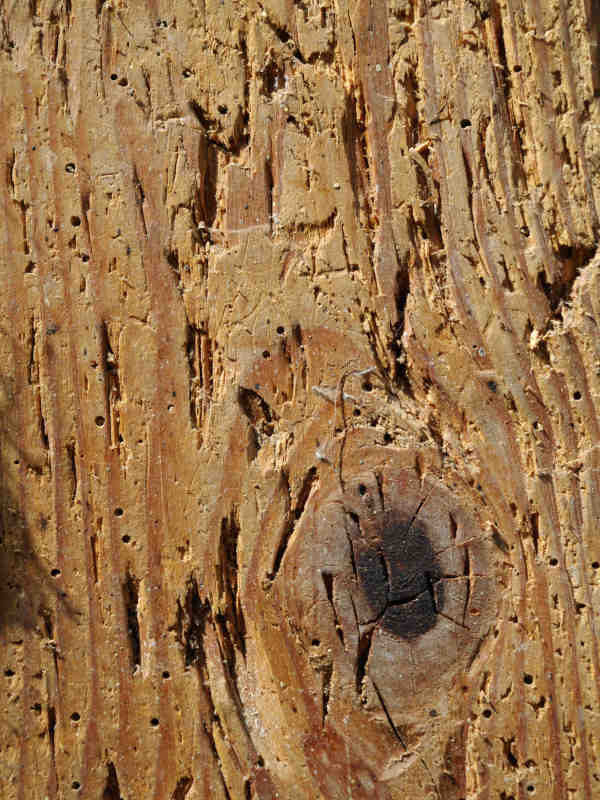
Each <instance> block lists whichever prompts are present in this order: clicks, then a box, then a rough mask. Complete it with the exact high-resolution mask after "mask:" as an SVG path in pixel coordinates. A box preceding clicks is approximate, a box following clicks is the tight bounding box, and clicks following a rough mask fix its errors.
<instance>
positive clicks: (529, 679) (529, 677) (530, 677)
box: [523, 672, 533, 685]
mask: <svg viewBox="0 0 600 800" xmlns="http://www.w3.org/2000/svg"><path fill="white" fill-rule="evenodd" d="M523 681H524V682H525V683H527V684H528V685H531V684H532V683H533V675H530V674H529V673H527V672H526V673H525V675H524V676H523Z"/></svg>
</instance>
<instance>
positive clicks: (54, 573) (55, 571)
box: [50, 567, 60, 578]
mask: <svg viewBox="0 0 600 800" xmlns="http://www.w3.org/2000/svg"><path fill="white" fill-rule="evenodd" d="M50 575H52V577H53V578H58V576H59V575H60V570H59V569H58V567H54V569H51V570H50Z"/></svg>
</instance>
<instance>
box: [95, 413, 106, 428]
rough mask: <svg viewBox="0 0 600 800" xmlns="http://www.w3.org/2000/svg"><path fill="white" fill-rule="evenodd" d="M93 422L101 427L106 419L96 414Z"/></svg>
mask: <svg viewBox="0 0 600 800" xmlns="http://www.w3.org/2000/svg"><path fill="white" fill-rule="evenodd" d="M95 422H96V425H97V426H98V427H99V428H101V427H102V426H103V425H104V423H105V422H106V420H105V419H104V417H102V416H100V415H98V416H97V417H96V419H95Z"/></svg>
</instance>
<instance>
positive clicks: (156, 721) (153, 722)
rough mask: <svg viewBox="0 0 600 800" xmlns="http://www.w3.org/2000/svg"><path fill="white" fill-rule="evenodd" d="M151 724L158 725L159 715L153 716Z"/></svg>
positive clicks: (154, 726)
mask: <svg viewBox="0 0 600 800" xmlns="http://www.w3.org/2000/svg"><path fill="white" fill-rule="evenodd" d="M150 725H152V727H153V728H156V727H158V717H152V719H151V720H150Z"/></svg>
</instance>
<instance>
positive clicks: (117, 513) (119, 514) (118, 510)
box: [115, 508, 123, 517]
mask: <svg viewBox="0 0 600 800" xmlns="http://www.w3.org/2000/svg"><path fill="white" fill-rule="evenodd" d="M122 516H123V509H122V508H115V517H122Z"/></svg>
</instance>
